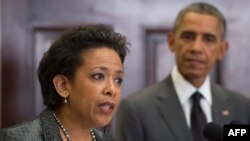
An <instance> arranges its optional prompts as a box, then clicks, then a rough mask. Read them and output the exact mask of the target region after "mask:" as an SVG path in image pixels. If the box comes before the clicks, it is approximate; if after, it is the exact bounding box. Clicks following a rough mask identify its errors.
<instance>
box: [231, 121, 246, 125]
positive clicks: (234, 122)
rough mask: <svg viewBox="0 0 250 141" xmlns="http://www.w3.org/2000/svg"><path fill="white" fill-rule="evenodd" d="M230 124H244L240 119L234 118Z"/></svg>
mask: <svg viewBox="0 0 250 141" xmlns="http://www.w3.org/2000/svg"><path fill="white" fill-rule="evenodd" d="M230 125H243V123H242V122H240V121H238V120H233V121H231V122H230Z"/></svg>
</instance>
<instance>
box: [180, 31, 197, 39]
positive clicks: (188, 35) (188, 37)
mask: <svg viewBox="0 0 250 141" xmlns="http://www.w3.org/2000/svg"><path fill="white" fill-rule="evenodd" d="M181 38H182V39H184V40H187V41H190V40H193V39H194V38H195V37H194V34H192V33H184V34H182V35H181Z"/></svg>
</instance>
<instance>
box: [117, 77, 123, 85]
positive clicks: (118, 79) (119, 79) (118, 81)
mask: <svg viewBox="0 0 250 141" xmlns="http://www.w3.org/2000/svg"><path fill="white" fill-rule="evenodd" d="M115 81H116V83H117V84H119V85H121V84H122V82H123V79H122V78H117V79H115Z"/></svg>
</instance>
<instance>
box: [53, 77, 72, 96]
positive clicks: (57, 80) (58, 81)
mask: <svg viewBox="0 0 250 141" xmlns="http://www.w3.org/2000/svg"><path fill="white" fill-rule="evenodd" d="M68 83H69V80H68V78H67V77H65V76H64V75H56V76H55V77H54V78H53V84H54V87H55V89H56V91H57V93H58V94H59V95H60V96H61V97H68V95H69V90H68V87H67V85H68Z"/></svg>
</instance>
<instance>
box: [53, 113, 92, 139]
mask: <svg viewBox="0 0 250 141" xmlns="http://www.w3.org/2000/svg"><path fill="white" fill-rule="evenodd" d="M53 116H54V118H55V119H56V122H57V123H58V125H59V127H60V128H61V130H62V131H63V133H64V135H65V136H66V138H67V140H68V141H72V139H71V138H70V136H69V134H68V132H67V130H66V129H65V128H64V126H63V125H62V122H61V121H60V120H59V118H58V117H57V115H56V114H55V113H54V114H53ZM90 135H91V140H92V141H96V137H95V133H94V131H93V130H92V129H91V130H90Z"/></svg>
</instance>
